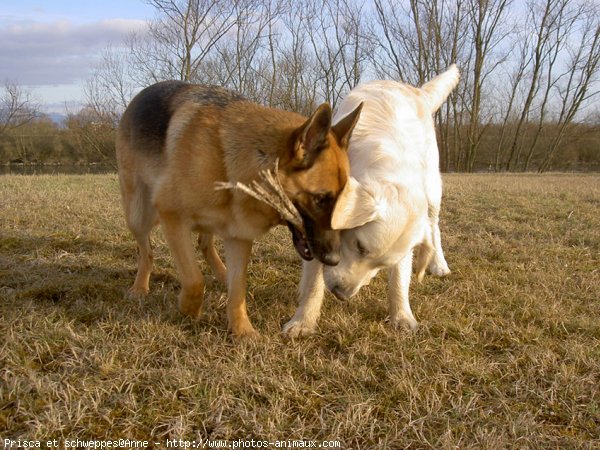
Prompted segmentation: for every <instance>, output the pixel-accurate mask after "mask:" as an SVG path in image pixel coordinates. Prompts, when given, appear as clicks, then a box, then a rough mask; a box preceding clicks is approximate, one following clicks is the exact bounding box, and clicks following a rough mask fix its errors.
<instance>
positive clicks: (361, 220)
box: [331, 177, 377, 230]
mask: <svg viewBox="0 0 600 450" xmlns="http://www.w3.org/2000/svg"><path fill="white" fill-rule="evenodd" d="M376 217H377V200H376V199H375V197H374V196H373V195H372V194H371V193H370V192H369V191H368V190H367V189H365V188H364V187H363V185H361V184H360V183H359V182H358V181H357V180H356V179H355V178H353V177H348V181H346V185H345V186H344V189H342V192H341V193H340V195H339V196H338V199H337V202H336V203H335V207H334V208H333V214H332V215H331V228H333V229H334V230H347V229H350V228H355V227H359V226H361V225H364V224H365V223H367V222H371V221H372V220H374V219H375V218H376Z"/></svg>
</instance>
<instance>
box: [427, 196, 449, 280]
mask: <svg viewBox="0 0 600 450" xmlns="http://www.w3.org/2000/svg"><path fill="white" fill-rule="evenodd" d="M430 210H431V208H430ZM438 214H439V209H438V210H437V211H436V212H435V214H431V213H430V215H429V220H430V221H431V240H432V243H433V248H434V253H433V258H431V262H430V263H429V267H428V270H429V273H432V274H433V275H437V276H439V277H443V276H445V275H448V274H449V273H450V268H449V267H448V263H447V262H446V258H445V257H444V251H443V250H442V236H441V232H440V218H439V216H438Z"/></svg>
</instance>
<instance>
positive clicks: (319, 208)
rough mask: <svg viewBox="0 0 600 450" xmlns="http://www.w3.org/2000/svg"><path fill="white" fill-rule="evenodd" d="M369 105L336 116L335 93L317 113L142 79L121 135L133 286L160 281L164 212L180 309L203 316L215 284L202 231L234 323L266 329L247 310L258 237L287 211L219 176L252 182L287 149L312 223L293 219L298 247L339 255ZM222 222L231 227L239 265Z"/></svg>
mask: <svg viewBox="0 0 600 450" xmlns="http://www.w3.org/2000/svg"><path fill="white" fill-rule="evenodd" d="M360 109H361V107H360V106H359V107H358V108H356V109H355V110H354V111H353V112H352V113H350V114H349V115H348V116H346V117H344V118H343V119H342V120H340V121H339V122H338V123H337V124H336V125H334V126H332V124H331V108H330V106H329V105H328V104H322V105H321V106H319V107H318V108H317V109H316V111H315V112H314V113H313V115H312V116H311V117H310V118H308V119H307V118H305V117H303V116H301V115H298V114H295V113H292V112H286V111H282V110H278V109H273V108H267V107H264V106H260V105H257V104H255V103H253V102H250V101H248V100H246V99H245V98H244V97H242V96H241V95H239V94H237V93H235V92H231V91H228V90H225V89H223V88H220V87H215V86H204V85H194V84H189V83H185V82H179V81H165V82H161V83H157V84H155V85H152V86H150V87H148V88H146V89H144V90H143V91H141V92H140V93H139V94H138V95H137V96H136V97H135V98H134V99H133V100H132V101H131V103H130V104H129V106H128V107H127V109H126V111H125V113H124V114H123V117H122V119H121V122H120V124H119V128H118V132H117V141H116V151H117V162H118V169H119V181H120V186H121V196H122V202H123V207H124V210H125V216H126V220H127V225H128V226H129V229H130V230H131V232H132V233H133V235H134V236H135V239H136V240H137V244H138V249H139V256H138V258H139V259H138V269H137V275H136V278H135V281H134V283H133V286H132V287H131V288H130V290H129V294H130V296H132V297H139V296H144V295H146V294H147V293H148V292H149V280H150V272H151V270H152V250H151V246H150V239H149V234H150V232H151V230H152V229H153V228H154V226H155V225H156V224H157V223H159V222H160V224H161V227H162V229H163V232H164V235H165V238H166V240H167V244H168V246H169V248H170V251H171V254H172V256H173V259H174V261H175V265H176V268H177V271H178V274H179V278H180V282H181V292H180V293H179V297H178V302H177V306H178V309H179V310H180V311H181V312H182V313H183V314H186V315H189V316H192V317H197V316H198V315H199V314H200V309H201V306H202V301H203V296H204V279H203V276H202V273H201V271H200V269H199V267H198V265H197V262H196V257H195V252H194V246H193V241H192V238H191V235H192V231H197V232H198V233H199V237H198V243H199V246H200V248H201V250H202V252H203V254H204V257H205V258H206V260H207V262H208V264H209V265H210V266H211V268H212V270H213V272H214V273H215V276H216V277H217V279H219V280H220V281H221V282H223V283H226V284H227V291H228V302H227V318H228V325H229V329H230V330H231V332H232V333H233V335H234V336H235V337H243V336H254V335H256V334H257V333H256V331H255V330H254V328H253V327H252V324H251V323H250V320H249V319H248V315H247V311H246V299H245V294H246V267H247V265H248V262H249V259H250V253H251V249H252V242H253V241H254V240H255V239H257V238H258V237H260V236H261V235H263V234H264V233H266V232H267V231H268V230H269V229H270V228H271V227H273V226H275V225H278V224H280V223H282V219H281V218H280V216H279V214H278V213H277V212H276V211H275V210H274V209H273V208H271V207H270V206H267V205H266V204H264V203H262V202H260V201H258V200H255V199H254V198H252V197H250V196H248V195H247V194H245V193H243V192H240V191H237V190H215V183H217V182H242V183H245V184H249V183H250V182H251V181H252V180H255V179H258V175H259V173H260V172H261V171H262V170H265V169H271V168H273V167H274V164H275V161H276V160H278V161H279V163H278V173H277V175H278V177H279V180H280V182H281V185H282V187H283V190H284V192H285V193H286V195H287V196H288V197H289V199H290V200H291V201H292V203H293V204H294V206H295V207H296V208H297V209H298V211H299V212H300V215H301V216H302V219H303V225H304V228H305V230H306V233H304V234H303V233H302V232H301V231H300V230H298V229H296V228H295V227H294V226H293V225H291V224H289V223H288V226H289V227H290V229H291V231H292V236H293V241H294V244H295V247H296V250H297V251H298V253H299V255H300V256H301V257H302V258H304V259H306V260H310V259H312V258H313V256H315V257H316V258H317V259H318V260H319V261H321V262H323V263H324V264H327V265H335V264H337V263H338V262H339V246H340V241H339V232H338V231H334V230H332V228H331V218H332V214H333V211H334V207H335V205H336V200H337V198H338V196H339V195H340V193H341V192H342V190H343V189H344V187H345V185H346V181H347V179H348V176H349V171H350V169H349V163H348V155H347V147H348V141H349V139H350V135H351V133H352V129H353V128H354V125H355V124H356V122H357V120H358V117H359V115H360ZM215 234H217V235H220V236H221V237H222V238H223V244H224V248H225V258H226V262H227V266H228V267H227V268H226V267H225V265H224V264H223V262H222V261H221V259H220V258H219V255H218V254H217V252H216V249H215V247H214V237H213V236H214V235H215Z"/></svg>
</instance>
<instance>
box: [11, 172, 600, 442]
mask: <svg viewBox="0 0 600 450" xmlns="http://www.w3.org/2000/svg"><path fill="white" fill-rule="evenodd" d="M444 181H445V198H444V203H443V206H442V224H441V228H442V237H443V243H444V246H445V251H446V257H447V259H448V262H449V264H450V266H451V269H452V270H453V273H452V274H451V275H450V276H448V277H446V278H443V279H439V278H434V277H432V276H427V277H426V278H425V280H424V282H423V283H422V284H417V283H415V284H414V285H413V288H412V305H413V311H414V313H415V316H416V317H417V320H419V322H420V325H421V326H420V328H419V329H418V330H417V332H415V333H409V332H405V331H401V332H396V331H394V330H392V329H391V328H390V327H388V325H387V324H386V323H385V316H386V303H385V297H386V294H385V289H386V283H385V276H384V274H381V275H380V276H379V277H378V278H377V279H376V280H375V282H373V283H371V285H370V286H369V287H368V288H366V289H364V290H363V291H362V292H361V294H360V295H359V296H358V297H356V298H353V299H352V300H351V301H350V302H348V303H344V302H340V301H338V300H336V299H335V298H334V297H333V296H331V295H329V294H328V296H327V298H326V301H325V306H324V309H323V316H322V318H321V321H320V329H319V333H318V334H317V335H315V336H313V337H310V338H307V339H303V340H294V341H288V340H286V339H284V338H282V336H281V334H280V330H281V326H282V325H283V324H284V323H285V322H286V321H287V320H288V319H289V318H290V317H291V315H292V314H293V311H294V308H295V303H296V302H295V289H296V285H297V283H298V280H299V277H300V267H301V264H300V261H299V258H298V257H297V256H296V255H295V252H294V250H293V248H292V246H291V243H290V239H289V236H288V232H287V230H286V229H284V228H282V227H279V228H278V229H276V230H274V231H273V232H272V233H270V234H269V235H267V236H265V238H264V239H262V240H261V241H259V242H257V243H256V245H255V248H254V252H253V259H252V262H251V265H250V268H249V271H250V274H249V314H250V317H251V320H252V321H253V323H254V325H255V327H256V328H257V330H258V331H260V333H261V334H262V338H261V339H260V340H258V341H257V342H252V343H235V342H233V341H232V339H231V338H230V336H229V335H228V333H227V331H226V319H225V310H224V304H225V294H224V288H223V286H221V285H219V284H218V283H217V282H216V281H215V280H214V278H212V276H208V277H207V281H208V287H207V307H206V311H205V314H204V316H203V318H202V319H201V320H199V321H192V320H190V319H187V318H184V317H182V316H181V315H180V314H179V313H178V312H177V310H176V308H175V305H174V299H175V297H176V294H177V291H178V282H177V280H176V278H175V271H174V268H173V265H172V261H171V258H170V256H169V253H168V249H167V247H166V245H165V243H164V240H163V239H162V237H161V234H160V232H156V233H155V234H154V244H155V253H156V265H155V271H154V273H153V277H152V281H151V282H152V292H151V295H150V296H149V298H148V299H147V300H146V301H140V302H138V301H130V300H127V299H126V298H125V296H124V293H125V291H126V289H127V288H128V286H129V285H130V283H131V282H132V281H133V277H134V273H135V258H136V249H135V244H134V241H133V238H132V237H130V235H129V233H128V231H127V229H126V227H125V223H124V218H123V215H122V212H121V209H120V203H119V195H118V182H117V178H116V176H115V175H101V176H32V177H27V176H2V177H0V308H1V309H0V311H1V312H0V314H1V315H0V335H1V336H2V340H1V342H0V439H2V442H4V439H6V438H12V439H19V438H20V439H40V440H50V439H57V440H59V441H60V440H64V439H76V438H78V439H118V438H128V439H140V440H149V441H151V442H158V443H161V442H166V439H180V438H181V439H188V440H194V439H195V440H199V439H200V438H210V439H228V440H236V439H248V440H250V439H256V440H270V441H273V440H277V439H279V440H287V439H290V440H291V439H305V440H307V439H310V440H316V441H317V444H319V443H320V442H321V441H324V440H327V441H331V440H337V441H339V442H340V443H341V448H344V449H386V448H389V449H401V448H433V449H450V448H452V449H454V448H459V449H503V448H520V449H523V448H540V449H547V448H567V449H573V448H584V449H585V448H600V176H599V175H487V174H486V175H448V176H445V178H444ZM200 264H202V265H203V266H204V272H205V273H206V274H208V271H207V270H206V266H205V265H204V263H203V262H201V263H200ZM149 446H150V447H155V448H156V447H161V445H156V444H153V443H151V444H149ZM13 448H14V447H13ZM161 448H162V447H161Z"/></svg>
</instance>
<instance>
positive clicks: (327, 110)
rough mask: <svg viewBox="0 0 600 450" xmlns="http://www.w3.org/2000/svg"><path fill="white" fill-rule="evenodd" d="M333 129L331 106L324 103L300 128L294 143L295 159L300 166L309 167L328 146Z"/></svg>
mask: <svg viewBox="0 0 600 450" xmlns="http://www.w3.org/2000/svg"><path fill="white" fill-rule="evenodd" d="M330 129H331V106H329V104H328V103H323V104H322V105H321V106H319V107H318V108H317V110H316V111H315V112H314V113H313V115H312V116H310V118H309V119H308V120H307V121H306V122H305V123H304V124H303V125H302V126H301V127H300V129H299V130H298V131H299V133H298V135H297V136H298V137H297V139H296V142H295V143H294V155H293V161H294V164H295V165H296V166H297V167H298V168H302V169H308V168H309V167H311V166H312V165H313V163H314V162H315V159H316V157H317V155H318V154H319V153H320V152H321V150H323V149H324V148H325V147H326V146H327V135H328V134H329V130H330Z"/></svg>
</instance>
